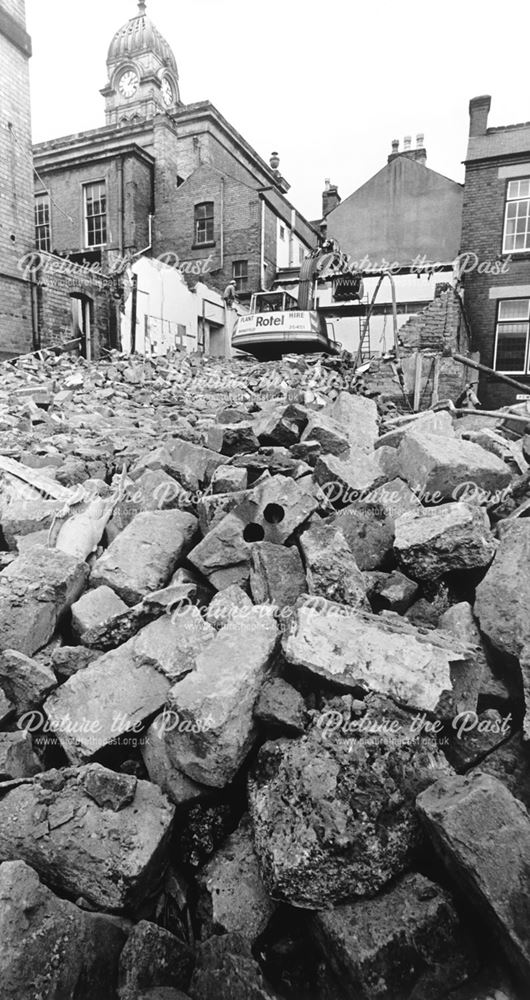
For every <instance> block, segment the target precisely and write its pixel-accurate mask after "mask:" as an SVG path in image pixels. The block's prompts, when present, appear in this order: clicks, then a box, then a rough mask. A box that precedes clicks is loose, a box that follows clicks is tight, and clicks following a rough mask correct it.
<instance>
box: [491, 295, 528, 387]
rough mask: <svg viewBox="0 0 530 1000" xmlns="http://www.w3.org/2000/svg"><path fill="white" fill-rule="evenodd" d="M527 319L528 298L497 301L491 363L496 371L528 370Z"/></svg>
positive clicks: (518, 371)
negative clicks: (495, 329) (492, 361)
mask: <svg viewBox="0 0 530 1000" xmlns="http://www.w3.org/2000/svg"><path fill="white" fill-rule="evenodd" d="M529 319H530V299H504V300H502V301H501V302H499V311H498V314H497V332H496V337H495V361H494V363H493V367H494V368H495V369H496V371H499V372H512V373H514V374H521V373H526V372H528V371H529V368H530V363H529V358H528V332H529V327H530V323H529Z"/></svg>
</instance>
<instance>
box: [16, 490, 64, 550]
mask: <svg viewBox="0 0 530 1000" xmlns="http://www.w3.org/2000/svg"><path fill="white" fill-rule="evenodd" d="M61 515H63V517H64V502H63V501H62V500H42V499H40V498H39V499H38V500H20V499H17V498H12V499H11V500H10V501H9V502H8V503H6V504H5V505H3V509H2V510H1V513H0V522H1V525H2V534H3V536H4V538H5V540H6V542H7V546H8V548H10V549H12V550H16V549H17V548H18V539H19V538H20V537H22V536H25V535H31V534H33V533H34V532H40V531H42V532H44V531H46V532H48V531H49V530H50V528H51V526H52V524H55V522H56V520H57V519H58V518H60V517H61Z"/></svg>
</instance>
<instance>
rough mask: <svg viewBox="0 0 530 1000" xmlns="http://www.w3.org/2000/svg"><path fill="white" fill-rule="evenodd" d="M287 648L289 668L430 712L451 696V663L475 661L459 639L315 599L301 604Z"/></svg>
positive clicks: (288, 633)
mask: <svg viewBox="0 0 530 1000" xmlns="http://www.w3.org/2000/svg"><path fill="white" fill-rule="evenodd" d="M282 648H283V653H284V656H285V658H286V660H287V662H288V663H291V664H292V665H293V666H294V667H297V668H298V669H300V670H302V671H304V672H305V673H308V674H309V675H310V676H313V677H315V678H319V679H321V680H324V681H327V682H328V683H332V684H334V685H336V686H337V687H339V688H342V689H343V690H350V691H355V690H358V689H363V690H369V691H376V692H378V693H380V694H385V695H388V696H389V697H390V698H393V699H394V700H395V701H396V702H398V703H399V704H402V705H405V706H408V707H409V708H415V709H417V710H419V711H421V710H424V711H429V712H434V711H435V710H436V708H437V706H438V703H439V701H440V698H441V696H442V694H443V692H444V691H451V675H450V665H451V663H455V662H458V661H460V660H465V658H466V654H467V655H469V651H468V648H467V647H466V646H465V645H464V644H462V643H461V642H459V640H457V639H456V638H455V639H454V641H451V638H450V637H448V636H445V635H444V634H443V633H441V632H436V631H434V630H433V631H428V632H426V633H425V634H424V633H422V632H420V630H419V629H416V628H415V627H414V626H413V625H409V623H408V622H405V621H404V620H403V619H402V618H400V617H399V616H397V615H391V614H389V613H388V612H387V613H386V614H384V615H370V614H366V613H365V612H363V611H359V610H354V609H350V608H345V607H343V606H342V605H340V604H333V603H332V602H331V601H326V600H325V599H324V598H313V597H302V598H300V600H299V601H298V603H297V605H296V608H295V614H294V616H293V619H292V620H291V621H290V623H289V626H288V629H287V631H286V633H285V634H284V636H283V640H282Z"/></svg>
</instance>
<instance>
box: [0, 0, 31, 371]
mask: <svg viewBox="0 0 530 1000" xmlns="http://www.w3.org/2000/svg"><path fill="white" fill-rule="evenodd" d="M30 56H31V40H30V38H29V35H28V34H27V32H26V28H25V8H24V0H0V357H1V356H13V355H15V354H19V353H22V352H24V351H28V350H31V349H32V343H33V331H34V329H35V323H36V320H35V315H34V302H33V295H32V286H31V284H30V282H29V281H28V280H27V278H24V277H23V276H22V273H21V271H20V268H19V261H20V259H21V258H22V257H23V256H24V254H26V253H27V251H28V250H29V249H30V248H31V246H32V245H33V176H32V169H31V117H30V101H29V65H28V64H29V57H30Z"/></svg>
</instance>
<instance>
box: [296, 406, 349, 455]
mask: <svg viewBox="0 0 530 1000" xmlns="http://www.w3.org/2000/svg"><path fill="white" fill-rule="evenodd" d="M301 440H302V442H305V441H318V443H319V444H320V447H321V450H322V453H323V454H325V455H338V456H341V455H344V456H347V455H349V453H350V439H349V437H348V434H347V432H346V430H345V428H344V425H343V424H341V423H339V422H338V421H337V420H334V419H333V417H329V416H326V414H325V413H316V414H315V415H314V416H313V417H311V419H310V421H309V423H308V425H307V427H306V429H305V431H304V433H303V434H302V438H301Z"/></svg>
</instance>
